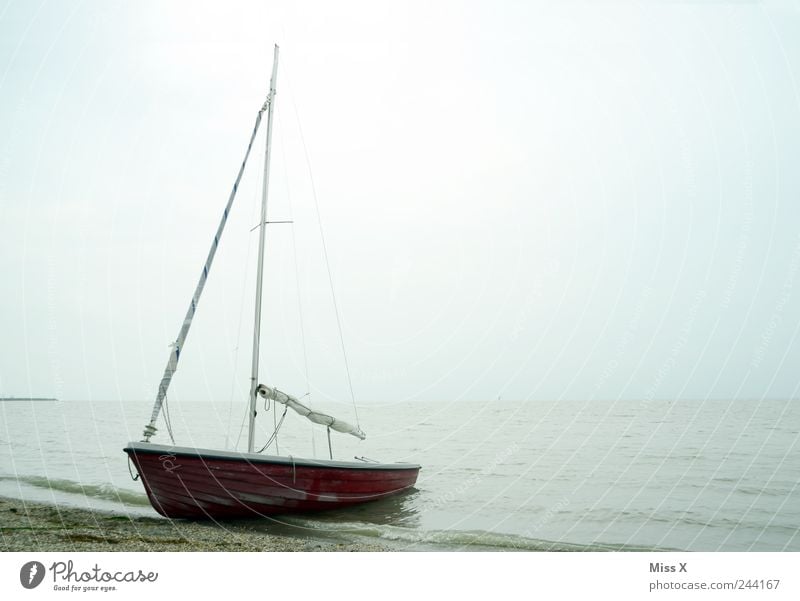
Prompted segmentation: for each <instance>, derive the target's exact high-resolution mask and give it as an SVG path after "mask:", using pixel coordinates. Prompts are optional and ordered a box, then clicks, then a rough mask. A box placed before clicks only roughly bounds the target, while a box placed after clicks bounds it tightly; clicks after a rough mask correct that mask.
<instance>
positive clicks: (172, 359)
mask: <svg viewBox="0 0 800 601" xmlns="http://www.w3.org/2000/svg"><path fill="white" fill-rule="evenodd" d="M266 109H267V105H266V103H265V104H264V106H263V107H262V108H261V110H260V111H258V115H256V123H255V126H254V127H253V133H252V134H251V135H250V142H249V143H248V144H247V152H245V155H244V160H243V161H242V165H241V167H239V173H238V175H237V176H236V181H235V182H234V184H233V189H232V190H231V193H230V196H229V197H228V203H227V204H226V205H225V210H224V211H223V213H222V219H221V220H220V222H219V226H218V227H217V232H216V233H215V234H214V241H213V242H212V243H211V249H210V250H209V251H208V257H207V258H206V262H205V264H204V265H203V271H202V272H201V273H200V281H199V282H197V287H196V288H195V291H194V294H193V295H192V300H191V302H190V303H189V309H188V310H187V311H186V316H185V317H184V318H183V323H182V324H181V329H180V332H178V337H177V338H176V339H175V342H174V343H173V344H172V345H171V346H172V351H171V352H170V355H169V359H168V360H167V367H166V368H165V369H164V375H163V376H162V377H161V383H160V384H159V385H158V394H157V395H156V402H155V404H154V405H153V413H152V414H151V416H150V423H149V424H147V425H146V426H145V428H144V441H145V442H148V441H149V440H150V437H151V436H153V435H154V434H155V433H156V420H157V419H158V414H159V413H160V412H161V406H162V405H163V403H164V397H166V396H167V389H168V388H169V384H170V382H171V381H172V376H173V375H174V374H175V371H176V370H177V369H178V360H179V359H180V358H181V350H183V344H184V342H186V337H187V336H188V335H189V328H190V327H191V325H192V319H194V314H195V311H197V304H198V303H199V302H200V295H201V294H202V293H203V288H204V287H205V285H206V280H207V279H208V272H209V271H211V264H212V263H213V262H214V255H216V254H217V247H218V246H219V241H220V239H221V238H222V232H223V230H224V229H225V224H226V223H227V221H228V214H229V213H230V211H231V206H232V205H233V199H234V198H236V192H237V190H238V189H239V183H240V182H241V181H242V174H243V173H244V167H245V165H246V164H247V158H248V157H249V156H250V150H251V149H252V148H253V141H254V140H255V139H256V133H258V126H259V125H260V124H261V116H262V114H263V113H264V111H265V110H266Z"/></svg>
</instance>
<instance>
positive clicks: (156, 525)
mask: <svg viewBox="0 0 800 601" xmlns="http://www.w3.org/2000/svg"><path fill="white" fill-rule="evenodd" d="M388 550H389V549H388V548H386V547H382V546H380V545H376V544H373V543H360V542H338V541H330V540H314V539H311V538H308V537H293V536H286V535H274V534H268V533H265V532H263V531H257V530H255V529H253V528H252V527H249V526H248V525H247V523H246V522H238V523H236V524H233V525H229V524H224V525H217V524H214V523H213V522H188V521H181V520H168V519H163V518H155V517H153V518H150V517H131V516H127V515H123V514H114V513H106V512H101V511H96V510H91V509H80V508H74V507H63V506H56V505H47V504H43V503H30V502H27V501H21V500H19V499H10V498H7V497H0V551H388Z"/></svg>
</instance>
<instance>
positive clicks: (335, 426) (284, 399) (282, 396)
mask: <svg viewBox="0 0 800 601" xmlns="http://www.w3.org/2000/svg"><path fill="white" fill-rule="evenodd" d="M256 392H257V393H258V394H259V395H260V396H262V397H263V398H265V399H269V400H272V401H275V402H276V403H280V404H281V405H286V406H287V407H289V408H291V409H292V410H293V411H296V412H297V413H299V414H300V415H302V416H303V417H305V418H307V419H309V420H311V421H312V422H314V423H315V424H322V425H323V426H327V427H329V428H330V429H331V430H336V431H337V432H342V433H343V434H352V435H353V436H355V437H356V438H360V439H361V440H364V439H365V438H366V437H367V435H366V434H364V432H362V431H361V428H359V427H358V426H353V425H352V424H348V423H347V422H345V421H342V420H340V419H337V418H335V417H333V416H332V415H327V414H325V413H320V412H319V411H314V410H313V409H311V408H310V407H308V406H307V405H304V404H303V403H301V402H300V401H298V400H297V399H296V398H294V397H293V396H291V395H288V394H286V393H285V392H281V391H280V390H278V389H277V388H270V387H269V386H265V385H264V384H259V385H258V388H257V389H256Z"/></svg>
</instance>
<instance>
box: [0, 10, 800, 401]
mask: <svg viewBox="0 0 800 601" xmlns="http://www.w3.org/2000/svg"><path fill="white" fill-rule="evenodd" d="M275 42H277V43H279V44H280V45H281V63H280V68H279V76H278V97H277V115H276V131H275V138H274V164H273V171H272V174H273V175H272V184H273V185H272V186H271V199H270V218H271V219H275V220H282V219H290V218H294V219H295V224H294V225H274V226H270V229H269V230H268V231H267V262H266V271H265V274H266V288H265V290H266V293H265V306H264V311H265V313H264V320H265V326H264V338H263V340H264V345H265V347H266V348H265V351H264V355H263V360H262V363H261V364H262V378H261V379H262V381H264V382H266V383H268V384H271V385H275V386H278V387H279V388H282V389H284V390H286V391H288V392H295V393H298V396H299V395H300V394H303V393H304V392H305V391H306V380H305V367H304V359H303V351H302V344H301V340H302V336H301V333H302V332H301V329H300V323H301V320H300V314H301V312H302V317H303V319H302V322H303V324H304V328H303V331H304V332H305V338H306V347H307V357H308V372H309V375H310V380H311V385H312V387H313V390H314V392H315V394H316V395H317V398H327V399H340V398H342V399H344V400H348V394H347V384H346V377H345V372H344V366H343V362H342V357H341V353H340V350H339V341H338V334H337V329H336V319H335V314H334V311H333V305H332V302H331V296H330V290H329V287H328V280H327V273H326V271H325V263H324V260H323V256H322V247H321V244H320V236H319V229H318V226H317V217H316V212H315V210H314V200H313V195H312V185H311V182H312V175H313V183H314V185H315V187H316V192H317V198H318V201H319V206H320V215H321V219H322V223H323V225H324V231H325V235H326V242H327V246H328V252H329V255H330V266H331V272H332V276H333V282H334V286H335V291H336V294H337V299H338V303H339V308H340V313H341V319H342V326H343V330H344V340H345V343H346V346H347V349H348V354H349V359H350V366H351V370H352V376H353V385H354V388H355V394H356V397H357V399H358V400H359V402H362V403H370V402H381V401H386V402H392V401H398V400H402V399H427V400H446V401H455V400H460V399H472V400H478V399H496V398H497V397H502V398H503V399H618V398H631V399H637V398H658V399H661V398H696V399H705V398H737V399H738V398H741V399H761V398H776V397H780V398H787V397H797V396H798V384H800V376H798V370H797V366H798V365H799V364H800V343H799V342H798V327H799V326H800V293H799V292H798V286H800V273H798V271H799V270H800V169H798V168H797V160H798V157H800V89H799V88H800V84H798V79H799V78H798V76H799V75H800V8H799V7H798V4H796V3H772V2H765V3H757V2H752V3H751V2H731V3H725V2H710V1H709V2H662V3H659V2H649V3H637V2H632V1H631V2H617V3H600V2H591V3H573V2H568V3H564V2H539V3H535V2H452V3H444V2H436V3H433V2H419V3H415V2H363V3H351V2H319V3H294V2H286V3H278V2H275V3H273V2H253V3H240V2H171V3H166V2H101V1H99V0H95V1H86V2H60V1H44V2H39V1H38V0H35V1H31V2H29V1H25V2H23V1H10V2H9V1H7V0H0V282H2V288H1V289H0V290H1V291H2V293H0V336H1V340H2V344H0V395H16V396H23V395H34V396H58V397H59V398H61V399H67V400H68V399H93V400H114V399H123V400H149V399H152V398H153V397H154V395H155V392H156V387H157V385H158V382H159V379H160V377H161V373H162V371H163V368H164V365H165V363H166V360H167V357H168V354H169V348H168V345H169V343H170V342H172V341H173V340H174V339H175V337H176V335H177V332H178V329H179V327H180V323H181V320H182V319H183V314H184V312H185V310H186V306H187V304H188V302H189V299H190V297H191V294H192V291H193V290H194V286H195V283H196V281H197V278H198V276H199V273H200V269H201V267H202V264H203V261H204V260H205V256H206V253H207V250H208V247H209V245H210V242H211V239H212V237H213V233H214V230H215V228H216V225H217V222H218V220H219V217H220V214H221V211H222V208H223V207H224V204H225V201H226V200H227V196H228V194H229V191H230V188H231V185H232V183H233V180H234V178H235V175H236V170H237V168H238V166H239V164H240V161H241V159H242V156H243V153H244V148H245V145H246V142H247V139H248V137H249V135H250V131H251V129H252V124H253V120H254V118H255V114H256V112H257V111H258V109H259V108H260V106H261V105H262V103H263V102H264V98H265V94H266V89H267V80H268V77H269V72H270V70H271V61H272V44H273V43H275ZM306 151H307V154H308V158H309V162H310V165H311V171H310V172H309V168H308V163H307V161H306ZM262 161H263V137H260V141H259V146H258V149H257V152H256V154H254V156H253V157H252V159H251V163H250V165H249V169H248V171H247V174H246V176H245V181H244V182H243V185H242V188H241V190H240V194H239V197H238V199H237V202H236V204H235V205H234V212H233V216H232V218H231V221H230V222H229V226H228V229H227V230H226V232H225V235H224V237H223V240H222V246H221V250H220V253H219V254H218V261H217V263H216V264H215V266H214V268H213V270H212V273H211V277H210V280H209V284H208V286H207V288H206V295H205V296H204V297H203V299H202V301H201V303H200V307H199V310H198V316H197V318H196V320H195V326H194V329H193V330H192V332H191V333H190V335H189V339H188V343H187V346H186V347H185V350H184V352H183V353H182V357H181V368H180V370H179V372H178V374H177V376H176V377H175V380H174V384H173V387H174V388H173V391H172V397H171V398H176V397H177V398H180V399H197V400H213V399H216V400H224V401H227V400H228V399H229V398H230V397H231V395H232V394H233V395H244V396H245V397H246V389H247V386H248V382H247V379H248V370H249V353H250V345H251V344H252V342H251V336H252V304H253V300H252V296H253V289H254V280H255V245H256V241H257V232H255V231H253V232H251V231H250V229H251V228H252V227H253V226H254V225H255V222H256V214H257V210H258V209H257V203H258V188H259V181H260V177H261V175H260V171H261V164H262ZM292 228H293V229H292ZM292 232H294V238H295V241H296V246H297V253H296V256H297V263H296V264H297V270H295V259H294V257H295V253H294V252H293V245H292ZM296 274H299V277H296ZM298 280H299V281H298Z"/></svg>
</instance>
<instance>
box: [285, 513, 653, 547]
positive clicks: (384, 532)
mask: <svg viewBox="0 0 800 601" xmlns="http://www.w3.org/2000/svg"><path fill="white" fill-rule="evenodd" d="M282 521H283V522H284V523H287V524H290V525H294V526H297V527H302V528H307V529H309V530H313V531H316V532H321V531H322V532H324V533H326V534H346V535H356V536H366V537H370V538H379V539H383V540H386V541H391V542H395V543H407V544H410V545H425V546H434V547H445V548H447V549H450V550H455V549H464V550H478V549H482V548H483V549H487V548H490V549H498V550H505V551H659V550H662V549H658V548H655V547H639V546H633V545H625V544H606V543H590V544H579V543H565V542H557V541H549V540H543V539H535V538H527V537H524V536H519V535H516V534H504V533H498V532H486V531H483V530H414V529H411V528H403V527H400V526H387V525H378V524H367V523H363V522H339V523H330V522H318V521H315V520H310V519H304V518H292V517H290V518H283V519H282Z"/></svg>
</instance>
